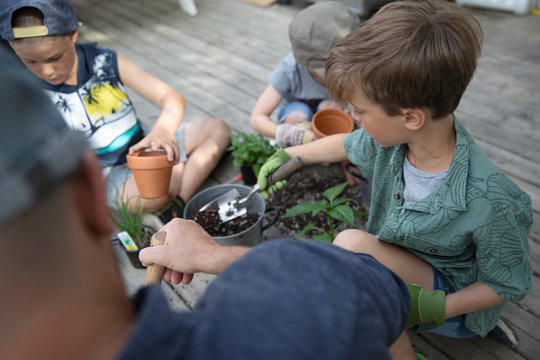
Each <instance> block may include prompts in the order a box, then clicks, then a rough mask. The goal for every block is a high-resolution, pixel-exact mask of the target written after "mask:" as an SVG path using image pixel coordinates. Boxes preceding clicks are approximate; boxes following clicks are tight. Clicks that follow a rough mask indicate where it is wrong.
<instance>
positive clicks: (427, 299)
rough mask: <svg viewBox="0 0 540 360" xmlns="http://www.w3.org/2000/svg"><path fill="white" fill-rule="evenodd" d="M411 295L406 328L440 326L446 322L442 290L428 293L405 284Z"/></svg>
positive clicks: (444, 297)
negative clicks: (433, 323) (433, 324)
mask: <svg viewBox="0 0 540 360" xmlns="http://www.w3.org/2000/svg"><path fill="white" fill-rule="evenodd" d="M407 289H408V290H409V294H410V295H411V311H410V313H409V320H408V321H407V328H410V327H412V326H415V325H419V324H423V323H429V322H435V323H436V324H437V325H442V324H444V322H445V321H446V316H445V315H446V294H445V293H444V291H442V290H434V291H428V290H426V289H424V288H421V287H420V286H418V285H414V284H407Z"/></svg>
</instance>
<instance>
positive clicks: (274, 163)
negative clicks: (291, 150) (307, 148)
mask: <svg viewBox="0 0 540 360" xmlns="http://www.w3.org/2000/svg"><path fill="white" fill-rule="evenodd" d="M291 159H292V158H291V156H290V155H289V154H287V152H286V151H285V150H283V149H279V150H278V151H276V152H275V153H274V154H273V155H272V156H270V157H269V158H268V160H266V162H265V163H264V164H263V166H262V167H261V170H260V171H259V175H258V176H257V184H258V185H259V188H260V189H261V196H262V197H263V198H265V199H268V196H269V194H272V193H273V192H274V191H277V190H280V189H282V188H283V187H284V186H285V184H286V183H287V180H281V181H278V182H276V183H274V184H273V185H272V186H270V187H269V188H267V186H268V180H267V179H268V175H270V174H271V173H272V172H274V170H276V169H277V168H278V167H280V166H281V165H282V164H283V163H285V162H287V161H289V160H291Z"/></svg>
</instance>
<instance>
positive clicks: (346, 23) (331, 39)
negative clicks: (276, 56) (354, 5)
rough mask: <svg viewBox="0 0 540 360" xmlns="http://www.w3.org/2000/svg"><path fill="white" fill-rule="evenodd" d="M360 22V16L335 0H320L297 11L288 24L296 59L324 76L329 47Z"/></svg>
mask: <svg viewBox="0 0 540 360" xmlns="http://www.w3.org/2000/svg"><path fill="white" fill-rule="evenodd" d="M358 25H360V17H359V16H358V15H357V14H355V13H354V12H353V11H351V10H349V8H347V6H345V4H343V3H341V2H339V1H324V2H319V3H316V4H314V5H311V6H308V7H307V8H305V9H304V10H302V11H300V12H299V13H298V14H297V15H296V16H295V17H294V19H293V20H292V21H291V23H290V24H289V39H290V41H291V47H292V52H293V55H294V58H295V59H296V62H298V63H299V64H301V65H304V66H307V67H311V68H313V70H315V71H316V72H317V73H318V74H319V75H321V76H323V77H324V68H325V63H326V59H327V58H328V54H329V53H330V50H331V49H332V47H333V46H334V45H335V44H337V43H338V42H339V41H340V40H342V39H343V38H344V37H345V36H347V35H348V34H349V33H350V32H351V31H352V30H354V29H355V28H356V27H358Z"/></svg>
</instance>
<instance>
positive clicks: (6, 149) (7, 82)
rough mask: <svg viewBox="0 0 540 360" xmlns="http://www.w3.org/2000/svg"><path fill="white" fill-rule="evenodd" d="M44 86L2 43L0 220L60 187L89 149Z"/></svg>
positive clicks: (0, 71) (4, 221)
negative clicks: (44, 91) (68, 125)
mask: <svg viewBox="0 0 540 360" xmlns="http://www.w3.org/2000/svg"><path fill="white" fill-rule="evenodd" d="M40 89H41V88H40V86H39V84H38V83H37V80H36V78H35V77H34V76H32V75H31V74H30V73H29V71H28V70H26V68H24V67H23V65H22V64H21V63H20V62H18V61H17V60H16V59H15V55H14V54H12V53H10V52H8V51H7V50H6V49H4V48H2V47H0V128H1V130H0V226H2V225H4V224H5V223H7V222H9V221H11V220H13V219H15V218H17V217H18V216H19V215H21V214H22V213H23V212H25V211H27V210H29V209H30V208H31V207H32V206H34V205H35V204H36V203H38V202H39V201H40V200H42V199H43V198H44V197H45V196H47V195H48V194H49V193H51V192H52V191H53V190H55V189H56V188H58V187H60V185H61V184H62V183H63V182H64V181H65V180H66V178H67V177H68V176H70V175H71V174H72V173H73V172H74V171H75V170H76V169H77V167H78V164H79V162H80V160H81V157H82V155H83V153H84V152H85V151H87V149H88V147H87V143H86V141H85V139H84V137H83V135H82V134H81V133H78V132H75V131H73V130H71V129H69V128H68V127H67V125H66V123H65V121H64V119H63V118H62V116H61V115H60V113H59V112H58V111H57V110H56V108H55V107H54V106H53V105H52V103H51V101H50V100H49V99H48V98H47V97H46V95H45V94H44V93H43V92H42V91H41V90H40Z"/></svg>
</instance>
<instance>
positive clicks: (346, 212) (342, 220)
mask: <svg viewBox="0 0 540 360" xmlns="http://www.w3.org/2000/svg"><path fill="white" fill-rule="evenodd" d="M346 186H347V183H346V182H345V183H343V184H339V185H336V186H333V187H331V188H328V189H326V190H325V191H324V192H323V195H324V199H322V200H321V201H319V202H313V201H306V202H303V203H300V204H298V205H295V206H293V207H292V208H290V209H289V211H287V213H286V214H285V215H283V218H290V217H294V216H298V215H301V214H306V213H311V216H312V217H313V216H315V215H317V214H318V213H320V212H321V211H325V212H326V220H327V221H328V228H329V231H325V230H323V229H321V228H319V227H317V226H315V225H313V222H310V223H309V224H307V225H306V226H305V227H304V228H303V229H302V231H301V232H300V233H298V236H304V235H305V234H306V233H307V232H308V231H311V230H316V231H318V232H319V234H317V235H315V236H314V237H313V239H314V240H318V241H323V242H329V243H331V242H332V241H334V237H335V235H336V234H337V232H338V231H339V230H340V229H341V228H342V227H343V226H344V225H345V224H349V225H354V218H355V216H367V215H368V214H367V213H365V212H362V211H357V212H355V211H353V209H352V208H351V207H350V206H349V205H348V204H347V203H348V202H354V201H355V200H354V199H351V198H347V197H341V198H338V196H339V195H340V194H341V193H342V192H343V190H344V189H345V187H346ZM334 220H337V222H338V225H337V226H334Z"/></svg>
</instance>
